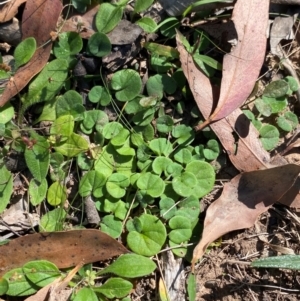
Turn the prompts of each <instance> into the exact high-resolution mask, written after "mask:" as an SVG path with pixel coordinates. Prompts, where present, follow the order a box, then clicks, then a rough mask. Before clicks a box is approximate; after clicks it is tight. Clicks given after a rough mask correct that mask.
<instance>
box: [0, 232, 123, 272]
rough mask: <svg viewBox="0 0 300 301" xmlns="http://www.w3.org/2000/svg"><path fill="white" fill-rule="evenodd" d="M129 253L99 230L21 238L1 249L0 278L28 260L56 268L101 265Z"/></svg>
mask: <svg viewBox="0 0 300 301" xmlns="http://www.w3.org/2000/svg"><path fill="white" fill-rule="evenodd" d="M128 252H129V251H128V250H127V249H126V248H125V247H124V246H123V245H122V244H120V243H119V242H117V241H116V240H115V239H113V238H112V237H110V236H109V235H107V234H105V233H103V232H101V231H100V230H94V229H85V230H72V231H66V232H42V233H36V234H30V235H27V236H22V237H19V238H17V239H14V240H12V241H10V242H9V243H8V244H6V245H3V246H0V254H1V257H0V276H2V275H3V274H5V273H6V272H7V271H9V270H11V269H13V268H16V267H21V266H23V265H24V264H25V263H26V262H28V261H31V260H39V259H44V260H48V261H51V262H53V263H54V264H55V265H56V266H57V267H58V268H67V267H72V266H76V265H77V264H79V263H81V262H83V263H84V264H86V263H92V262H96V261H103V260H107V259H109V258H112V257H114V256H118V255H121V254H124V253H128Z"/></svg>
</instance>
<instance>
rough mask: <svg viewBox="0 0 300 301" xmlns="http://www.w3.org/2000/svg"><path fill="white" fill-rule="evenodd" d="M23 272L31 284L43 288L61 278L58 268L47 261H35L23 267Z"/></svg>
mask: <svg viewBox="0 0 300 301" xmlns="http://www.w3.org/2000/svg"><path fill="white" fill-rule="evenodd" d="M23 272H24V274H25V275H26V278H28V279H29V280H30V281H31V282H32V283H34V284H35V285H37V286H39V287H44V286H46V285H47V284H49V283H51V282H53V281H54V280H55V279H57V278H58V277H60V276H61V274H60V271H59V269H58V267H57V266H56V265H55V264H53V263H52V262H49V261H47V260H36V261H30V262H27V263H26V264H25V265H23Z"/></svg>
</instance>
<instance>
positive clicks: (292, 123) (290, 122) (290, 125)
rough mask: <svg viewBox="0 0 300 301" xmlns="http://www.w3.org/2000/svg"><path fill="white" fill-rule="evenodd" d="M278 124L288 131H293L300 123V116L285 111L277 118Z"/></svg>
mask: <svg viewBox="0 0 300 301" xmlns="http://www.w3.org/2000/svg"><path fill="white" fill-rule="evenodd" d="M276 122H277V124H278V126H279V127H280V128H281V129H283V130H284V131H286V132H290V131H292V130H293V129H294V128H296V127H297V125H298V117H297V115H296V114H294V113H292V112H285V113H284V115H283V116H279V117H278V118H277V121H276Z"/></svg>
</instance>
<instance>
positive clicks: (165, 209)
mask: <svg viewBox="0 0 300 301" xmlns="http://www.w3.org/2000/svg"><path fill="white" fill-rule="evenodd" d="M159 209H160V216H161V217H163V218H164V219H166V220H168V219H170V218H171V217H173V216H174V215H175V213H176V211H177V208H176V205H175V202H174V200H173V199H171V198H163V199H161V200H160V201H159Z"/></svg>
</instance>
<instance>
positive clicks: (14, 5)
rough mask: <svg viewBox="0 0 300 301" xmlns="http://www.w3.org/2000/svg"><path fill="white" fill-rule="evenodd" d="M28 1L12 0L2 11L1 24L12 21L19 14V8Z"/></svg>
mask: <svg viewBox="0 0 300 301" xmlns="http://www.w3.org/2000/svg"><path fill="white" fill-rule="evenodd" d="M26 1H27V0H12V1H10V2H8V3H6V4H5V5H4V6H3V7H2V8H1V10H0V23H4V22H7V21H9V20H11V19H12V18H13V17H14V16H15V15H16V14H17V12H18V8H19V6H20V5H21V4H22V3H23V2H26Z"/></svg>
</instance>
